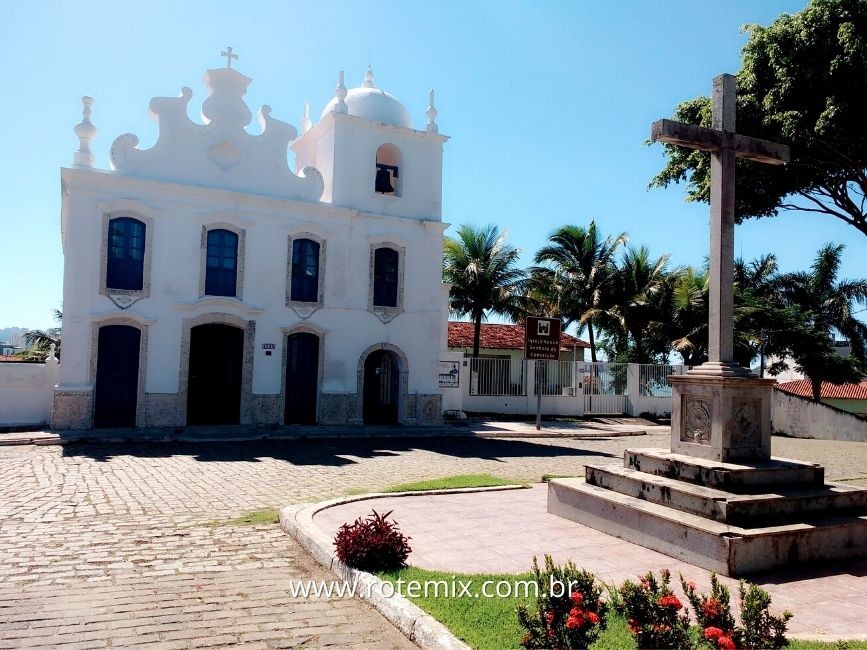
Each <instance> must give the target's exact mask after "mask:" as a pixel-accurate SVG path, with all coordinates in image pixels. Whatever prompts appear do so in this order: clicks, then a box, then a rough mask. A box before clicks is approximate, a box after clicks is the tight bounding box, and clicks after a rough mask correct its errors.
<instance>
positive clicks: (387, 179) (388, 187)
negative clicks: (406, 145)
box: [374, 144, 403, 196]
mask: <svg viewBox="0 0 867 650" xmlns="http://www.w3.org/2000/svg"><path fill="white" fill-rule="evenodd" d="M402 166H403V156H402V155H401V153H400V149H398V148H397V147H396V146H394V145H393V144H384V145H382V146H380V147H379V149H377V150H376V182H375V184H374V190H375V191H376V192H378V193H379V194H390V195H392V196H402V194H403V192H402V184H401V178H400V174H401V167H402Z"/></svg>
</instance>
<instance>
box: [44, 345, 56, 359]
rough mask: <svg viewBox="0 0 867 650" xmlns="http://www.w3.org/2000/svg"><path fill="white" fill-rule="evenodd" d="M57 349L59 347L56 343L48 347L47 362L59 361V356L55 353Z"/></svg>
mask: <svg viewBox="0 0 867 650" xmlns="http://www.w3.org/2000/svg"><path fill="white" fill-rule="evenodd" d="M56 349H57V345H56V344H55V343H50V344H49V345H48V356H47V357H46V358H45V362H46V363H48V362H49V361H57V356H56V355H55V354H54V351H55V350H56Z"/></svg>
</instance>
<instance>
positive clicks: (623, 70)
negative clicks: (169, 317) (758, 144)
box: [0, 0, 867, 327]
mask: <svg viewBox="0 0 867 650" xmlns="http://www.w3.org/2000/svg"><path fill="white" fill-rule="evenodd" d="M804 4H805V2H804V0H799V1H794V0H765V1H763V2H755V1H754V0H749V1H747V0H727V1H726V2H724V3H720V2H718V1H710V0H698V1H697V0H689V1H671V2H662V1H661V0H660V1H657V2H639V1H638V0H634V1H632V2H627V1H625V0H621V1H618V0H615V1H611V2H577V1H570V2H529V1H528V2H502V1H496V2H495V1H493V0H491V1H489V2H475V1H466V0H463V1H460V2H457V1H454V2H439V3H422V2H389V1H381V2H375V3H374V2H365V3H361V2H325V1H317V2H273V3H266V2H237V1H235V2H222V1H219V0H210V1H208V2H193V1H184V2H163V1H159V0H152V1H151V2H147V3H143V2H136V3H133V2H118V1H117V0H113V1H111V2H51V3H45V2H39V3H37V2H32V3H31V2H19V3H12V2H3V3H2V4H0V45H2V49H3V53H4V57H5V59H6V73H5V76H6V82H4V86H5V88H6V92H4V93H3V101H2V102H0V123H3V124H6V127H5V132H4V154H3V156H0V233H2V234H0V242H2V243H0V278H2V280H3V285H4V291H3V298H2V299H0V327H5V326H13V325H19V326H28V327H47V326H50V325H51V324H52V323H51V310H52V309H53V308H55V307H58V306H60V303H61V298H62V270H63V257H62V253H61V249H60V175H59V169H60V167H62V166H67V165H70V164H71V162H72V154H73V152H74V151H75V149H76V148H77V145H78V142H77V139H76V138H75V136H74V134H73V130H72V129H73V127H74V125H75V124H76V123H77V122H78V121H79V120H80V119H81V102H80V98H81V96H82V95H91V96H93V97H94V98H95V105H94V114H93V122H94V124H95V125H96V126H97V128H98V129H99V134H98V136H97V139H96V141H95V142H94V152H95V154H96V158H97V165H98V166H99V167H103V168H106V167H107V166H108V150H109V147H110V145H111V143H112V141H113V140H114V138H115V137H117V136H118V135H120V134H122V133H126V132H131V133H135V134H137V135H138V136H139V137H140V139H141V144H140V146H141V147H142V148H146V147H149V146H150V145H151V144H152V143H153V142H154V140H155V138H156V124H155V122H153V121H151V119H150V118H149V117H148V114H147V105H148V102H149V101H150V99H151V98H152V97H154V96H174V95H177V93H178V92H179V91H180V88H181V87H182V86H190V87H191V88H192V89H193V92H194V96H193V100H192V102H191V114H192V115H196V116H197V115H198V109H199V106H200V104H201V101H202V99H203V98H204V89H203V87H202V84H201V78H202V75H203V73H204V71H205V70H206V69H207V68H214V67H220V66H222V65H225V59H222V58H221V57H220V50H221V49H223V48H225V47H226V46H227V45H231V46H232V47H233V48H234V49H235V51H236V52H237V53H238V54H239V55H240V60H239V61H238V62H236V63H235V67H237V68H238V69H239V70H240V71H241V72H243V73H244V74H246V75H247V76H249V77H252V78H253V83H252V85H251V86H250V90H249V92H248V95H247V98H248V103H249V105H250V106H251V108H252V109H253V111H254V113H255V111H256V110H257V109H258V107H259V106H260V105H262V104H269V105H270V106H271V107H272V109H273V115H274V116H275V117H277V118H278V119H283V120H286V121H289V122H291V123H293V124H295V125H296V126H297V125H298V121H299V118H300V116H301V112H302V107H303V104H304V102H305V101H309V102H310V105H311V113H312V114H313V115H314V117H317V116H318V114H319V112H320V111H321V109H322V107H323V106H324V105H325V104H326V103H327V102H328V100H329V99H330V98H331V96H332V94H333V89H334V85H335V82H336V76H337V71H338V70H340V69H344V70H346V75H347V85H349V86H357V85H360V83H361V78H362V74H363V72H364V70H365V67H366V65H367V61H368V57H371V58H372V61H373V67H374V71H375V73H376V82H377V85H378V86H379V87H381V88H384V89H385V90H388V91H390V92H392V93H393V94H395V95H396V96H397V97H399V98H400V99H401V100H402V101H403V102H404V104H405V105H406V106H407V108H408V109H409V111H410V113H411V115H412V117H413V120H414V123H415V126H416V127H417V128H422V127H423V125H424V121H425V117H424V111H425V108H426V106H427V91H428V89H429V88H435V89H436V91H437V108H438V109H439V118H438V122H439V125H440V130H441V132H442V133H445V134H447V135H449V136H451V138H452V139H451V140H450V141H449V142H448V143H447V144H446V149H445V150H446V153H445V172H444V178H443V185H444V188H443V189H444V202H443V218H444V220H445V221H448V222H450V223H453V224H460V223H466V222H472V223H476V224H486V223H489V222H493V223H497V224H499V225H500V226H501V227H504V228H507V229H508V230H509V233H510V238H511V241H512V242H513V244H514V245H516V246H519V247H520V248H521V249H522V250H523V251H524V258H525V261H526V262H527V263H529V261H530V258H531V257H532V254H533V253H534V251H535V250H536V249H537V248H538V247H539V246H540V245H541V244H542V243H543V241H544V240H545V237H546V236H547V234H548V233H549V232H550V231H551V230H552V229H554V228H555V227H557V226H559V225H561V224H564V223H579V224H586V223H588V222H589V221H590V220H591V219H596V221H597V223H598V224H599V225H600V226H601V228H602V229H603V231H605V232H610V233H615V232H620V231H626V232H628V233H629V235H630V241H631V243H633V244H636V245H640V244H645V245H647V246H648V247H649V248H650V249H651V252H652V253H654V254H657V255H658V254H662V253H666V252H667V253H671V256H672V262H673V263H675V264H700V263H701V261H702V259H703V257H704V256H705V255H706V252H707V247H708V235H707V207H706V206H704V205H691V204H687V203H685V202H684V201H683V188H669V189H668V190H652V191H649V190H647V183H648V181H649V180H650V178H651V177H652V176H653V175H654V173H656V172H657V171H658V170H659V169H660V168H661V166H662V164H663V158H662V154H661V147H646V146H645V145H644V144H643V143H644V140H645V139H646V138H647V137H648V134H649V130H650V123H651V122H652V121H653V120H655V119H657V118H660V117H667V116H669V115H670V114H671V112H672V109H673V107H674V106H675V105H676V104H677V103H678V102H680V101H682V100H685V99H689V98H692V97H695V96H697V95H700V94H707V93H708V92H709V91H710V84H711V78H712V77H713V76H715V75H717V74H719V73H721V72H736V71H737V69H738V68H739V62H740V50H741V47H742V46H743V44H744V42H745V40H746V36H745V35H744V34H742V33H741V31H740V28H741V26H742V25H744V24H746V23H760V24H768V23H769V22H771V21H772V20H773V18H774V17H775V16H777V15H778V14H780V13H783V12H790V13H791V12H795V11H798V10H800V9H801V8H803V6H804ZM257 128H258V127H257V126H256V125H255V124H254V125H253V126H251V129H252V130H253V131H254V132H255V131H256V129H257ZM827 241H835V242H841V243H845V244H846V245H847V249H846V253H845V260H844V268H843V272H842V275H844V276H864V275H867V272H865V268H864V265H863V260H864V259H865V258H867V238H865V237H864V236H863V235H861V234H860V233H858V232H857V231H856V230H855V229H853V228H851V227H849V226H846V225H845V224H843V223H842V222H840V223H838V222H836V221H835V220H834V219H832V218H830V217H825V216H820V217H816V216H799V215H794V214H787V215H784V216H782V217H780V218H777V219H764V220H756V221H750V222H748V223H747V224H745V225H743V226H740V227H739V228H738V231H737V241H736V249H735V250H736V252H737V253H738V254H741V255H743V256H744V257H745V258H748V259H751V258H754V257H756V256H758V255H760V254H764V253H768V252H774V253H776V254H777V256H778V258H779V261H780V265H781V267H782V269H783V270H796V269H803V268H806V267H807V266H808V265H809V263H810V261H811V259H812V257H813V255H814V254H815V252H816V250H817V249H818V248H819V247H820V245H821V244H823V243H824V242H827Z"/></svg>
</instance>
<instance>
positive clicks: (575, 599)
mask: <svg viewBox="0 0 867 650" xmlns="http://www.w3.org/2000/svg"><path fill="white" fill-rule="evenodd" d="M569 598H570V599H571V600H572V603H573V604H575V605H580V604H581V603H583V602H584V594H582V593H581V592H580V591H576V592H575V593H573V594H571V595H570V596H569Z"/></svg>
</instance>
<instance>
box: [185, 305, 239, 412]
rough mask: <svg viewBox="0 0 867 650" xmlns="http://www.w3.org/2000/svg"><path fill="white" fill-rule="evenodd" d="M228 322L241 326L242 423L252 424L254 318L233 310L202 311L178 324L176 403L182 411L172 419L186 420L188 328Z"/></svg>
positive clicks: (188, 361)
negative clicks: (243, 316)
mask: <svg viewBox="0 0 867 650" xmlns="http://www.w3.org/2000/svg"><path fill="white" fill-rule="evenodd" d="M211 324H217V325H231V326H233V327H238V328H240V329H242V330H244V362H243V364H242V367H241V414H240V423H241V424H253V423H254V415H253V356H254V351H255V341H256V321H255V320H244V319H243V318H241V317H239V316H235V315H233V314H226V313H224V312H213V313H208V314H201V315H200V316H196V317H194V318H185V319H184V320H183V322H182V324H181V354H180V368H179V370H178V398H177V401H176V407H175V408H178V409H181V410H182V413H176V414H175V419H177V418H178V417H180V419H182V421H183V422H184V423H185V424H186V421H187V393H188V390H189V380H190V339H191V336H192V334H191V332H192V329H193V328H194V327H196V326H197V325H211Z"/></svg>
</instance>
